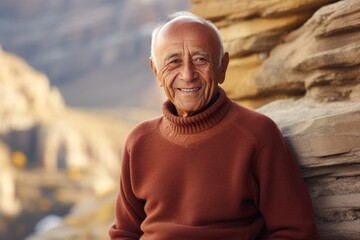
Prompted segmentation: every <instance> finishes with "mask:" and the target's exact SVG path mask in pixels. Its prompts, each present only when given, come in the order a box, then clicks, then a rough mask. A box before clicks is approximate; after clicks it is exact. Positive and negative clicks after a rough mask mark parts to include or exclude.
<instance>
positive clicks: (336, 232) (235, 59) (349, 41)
mask: <svg viewBox="0 0 360 240" xmlns="http://www.w3.org/2000/svg"><path fill="white" fill-rule="evenodd" d="M192 3H193V7H192V11H193V12H195V13H196V14H198V15H200V16H203V17H206V18H209V19H210V20H212V21H213V22H214V23H215V24H216V25H217V26H219V28H220V31H221V34H222V37H223V40H224V43H225V47H226V49H227V50H228V51H229V53H230V56H231V60H230V66H229V71H228V75H227V78H226V81H225V83H224V85H223V87H224V88H225V90H226V92H227V93H228V94H229V96H230V97H231V98H233V99H234V100H236V101H237V102H239V103H240V104H242V105H245V106H248V107H251V108H258V107H260V106H262V107H261V108H259V109H258V111H260V112H262V113H265V114H267V115H269V116H270V117H271V118H272V119H274V120H275V122H276V123H277V124H278V126H279V127H280V129H281V131H282V132H283V134H284V136H285V138H286V140H287V141H288V142H289V144H290V146H291V147H292V149H293V150H294V153H295V154H296V155H297V157H298V161H299V166H300V167H301V170H302V172H303V176H304V179H305V182H306V184H307V187H308V190H309V193H310V195H311V197H312V199H313V206H314V209H315V214H316V218H317V223H318V229H319V232H320V235H321V239H326V240H331V239H334V240H335V239H336V240H337V239H344V240H347V239H358V237H359V235H360V230H359V228H358V225H359V221H360V218H359V200H360V185H359V183H360V178H359V172H360V158H359V149H360V125H359V122H360V115H359V109H360V107H359V106H360V105H359V104H360V103H359V95H360V94H359V89H360V77H359V76H360V68H359V65H360V59H359V57H358V56H359V50H360V45H359V42H360V3H359V1H357V0H343V1H334V0H322V1H317V0H296V1H278V0H271V1H246V0H227V1H219V0H193V1H192ZM277 99H286V100H278V101H274V100H277ZM267 103H269V104H267ZM265 104H266V105H265ZM264 105H265V106H264Z"/></svg>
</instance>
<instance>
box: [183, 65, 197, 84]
mask: <svg viewBox="0 0 360 240" xmlns="http://www.w3.org/2000/svg"><path fill="white" fill-rule="evenodd" d="M181 74H182V79H183V80H184V81H192V80H193V79H195V78H196V76H197V73H196V71H195V66H194V64H193V62H192V61H186V62H185V63H184V65H183V69H182V73H181Z"/></svg>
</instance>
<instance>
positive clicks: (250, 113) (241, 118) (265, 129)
mask: <svg viewBox="0 0 360 240" xmlns="http://www.w3.org/2000/svg"><path fill="white" fill-rule="evenodd" d="M231 115H232V116H233V118H234V123H235V126H236V127H237V128H239V129H241V130H242V131H243V132H247V133H248V134H250V135H252V136H253V137H254V138H256V139H259V138H263V137H265V136H269V135H270V136H271V135H272V134H276V132H278V127H277V125H276V123H275V122H274V121H273V120H272V119H271V118H269V117H268V116H266V115H264V114H262V113H259V112H257V111H255V110H252V109H248V108H246V107H243V106H241V105H239V104H237V103H234V106H233V107H232V114H231Z"/></svg>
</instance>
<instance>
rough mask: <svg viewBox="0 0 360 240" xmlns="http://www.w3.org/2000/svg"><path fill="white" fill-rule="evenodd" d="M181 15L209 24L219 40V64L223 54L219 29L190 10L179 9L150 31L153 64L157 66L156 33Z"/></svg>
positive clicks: (181, 16)
mask: <svg viewBox="0 0 360 240" xmlns="http://www.w3.org/2000/svg"><path fill="white" fill-rule="evenodd" d="M183 17H190V18H193V19H194V20H197V21H199V22H201V23H203V24H205V25H207V26H209V27H210V28H211V29H212V30H213V31H214V32H215V33H216V36H217V38H218V41H219V46H220V52H219V66H221V60H222V58H223V56H224V52H225V51H224V45H223V42H222V38H221V35H220V31H219V29H218V28H217V27H216V26H215V25H214V24H213V23H212V22H210V21H208V20H206V19H203V18H201V17H198V16H196V15H194V14H192V13H190V12H186V11H180V12H176V13H173V14H171V15H170V16H169V17H168V19H167V21H166V22H163V23H161V24H159V25H158V26H157V27H156V28H155V29H154V30H153V31H152V33H151V53H150V58H151V59H152V61H153V63H154V64H155V66H156V67H157V64H158V63H157V61H156V58H155V41H156V38H157V35H158V34H159V32H160V30H161V29H162V28H163V27H164V26H165V25H166V24H167V23H168V22H170V21H173V20H174V19H178V18H183Z"/></svg>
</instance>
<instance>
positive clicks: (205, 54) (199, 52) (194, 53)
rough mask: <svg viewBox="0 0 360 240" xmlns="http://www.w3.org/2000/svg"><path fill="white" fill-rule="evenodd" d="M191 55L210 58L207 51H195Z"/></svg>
mask: <svg viewBox="0 0 360 240" xmlns="http://www.w3.org/2000/svg"><path fill="white" fill-rule="evenodd" d="M191 55H192V56H194V55H201V56H206V57H207V56H209V54H208V53H207V52H205V51H195V52H192V53H191Z"/></svg>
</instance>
